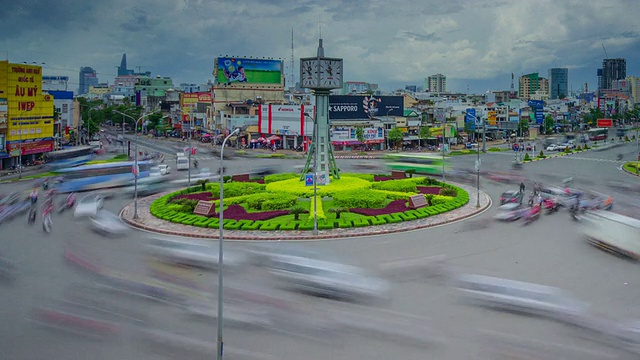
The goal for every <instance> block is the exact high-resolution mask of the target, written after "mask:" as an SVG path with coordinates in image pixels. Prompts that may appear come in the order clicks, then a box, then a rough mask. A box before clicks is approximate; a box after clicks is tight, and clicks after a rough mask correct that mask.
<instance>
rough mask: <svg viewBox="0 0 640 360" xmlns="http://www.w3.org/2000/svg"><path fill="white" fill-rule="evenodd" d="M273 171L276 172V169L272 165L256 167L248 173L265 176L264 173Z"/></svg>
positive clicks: (269, 173) (267, 173) (268, 173)
mask: <svg viewBox="0 0 640 360" xmlns="http://www.w3.org/2000/svg"><path fill="white" fill-rule="evenodd" d="M275 173H276V169H274V168H272V167H263V168H257V169H253V170H251V171H250V175H252V176H266V175H271V174H275Z"/></svg>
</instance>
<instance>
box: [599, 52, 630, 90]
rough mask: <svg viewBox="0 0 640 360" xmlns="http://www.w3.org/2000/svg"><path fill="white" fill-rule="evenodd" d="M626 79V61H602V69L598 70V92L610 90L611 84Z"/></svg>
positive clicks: (619, 59)
mask: <svg viewBox="0 0 640 360" xmlns="http://www.w3.org/2000/svg"><path fill="white" fill-rule="evenodd" d="M626 77H627V60H625V59H621V58H618V59H604V60H602V69H598V90H602V89H611V82H612V81H614V80H624V78H626Z"/></svg>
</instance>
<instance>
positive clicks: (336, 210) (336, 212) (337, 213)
mask: <svg viewBox="0 0 640 360" xmlns="http://www.w3.org/2000/svg"><path fill="white" fill-rule="evenodd" d="M347 211H349V209H345V208H331V209H329V212H330V213H334V214H336V219H340V214H342V213H343V212H347Z"/></svg>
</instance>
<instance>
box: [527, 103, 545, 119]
mask: <svg viewBox="0 0 640 360" xmlns="http://www.w3.org/2000/svg"><path fill="white" fill-rule="evenodd" d="M528 104H529V106H530V107H531V108H532V109H533V111H534V115H535V119H536V124H542V123H543V122H544V101H542V100H529V102H528Z"/></svg>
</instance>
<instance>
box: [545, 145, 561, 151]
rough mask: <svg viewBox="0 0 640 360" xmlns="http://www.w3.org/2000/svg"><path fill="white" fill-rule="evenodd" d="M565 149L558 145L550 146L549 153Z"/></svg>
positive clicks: (548, 147)
mask: <svg viewBox="0 0 640 360" xmlns="http://www.w3.org/2000/svg"><path fill="white" fill-rule="evenodd" d="M562 149H564V148H563V147H562V146H560V145H558V144H551V145H549V146H547V151H560V150H562Z"/></svg>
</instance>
